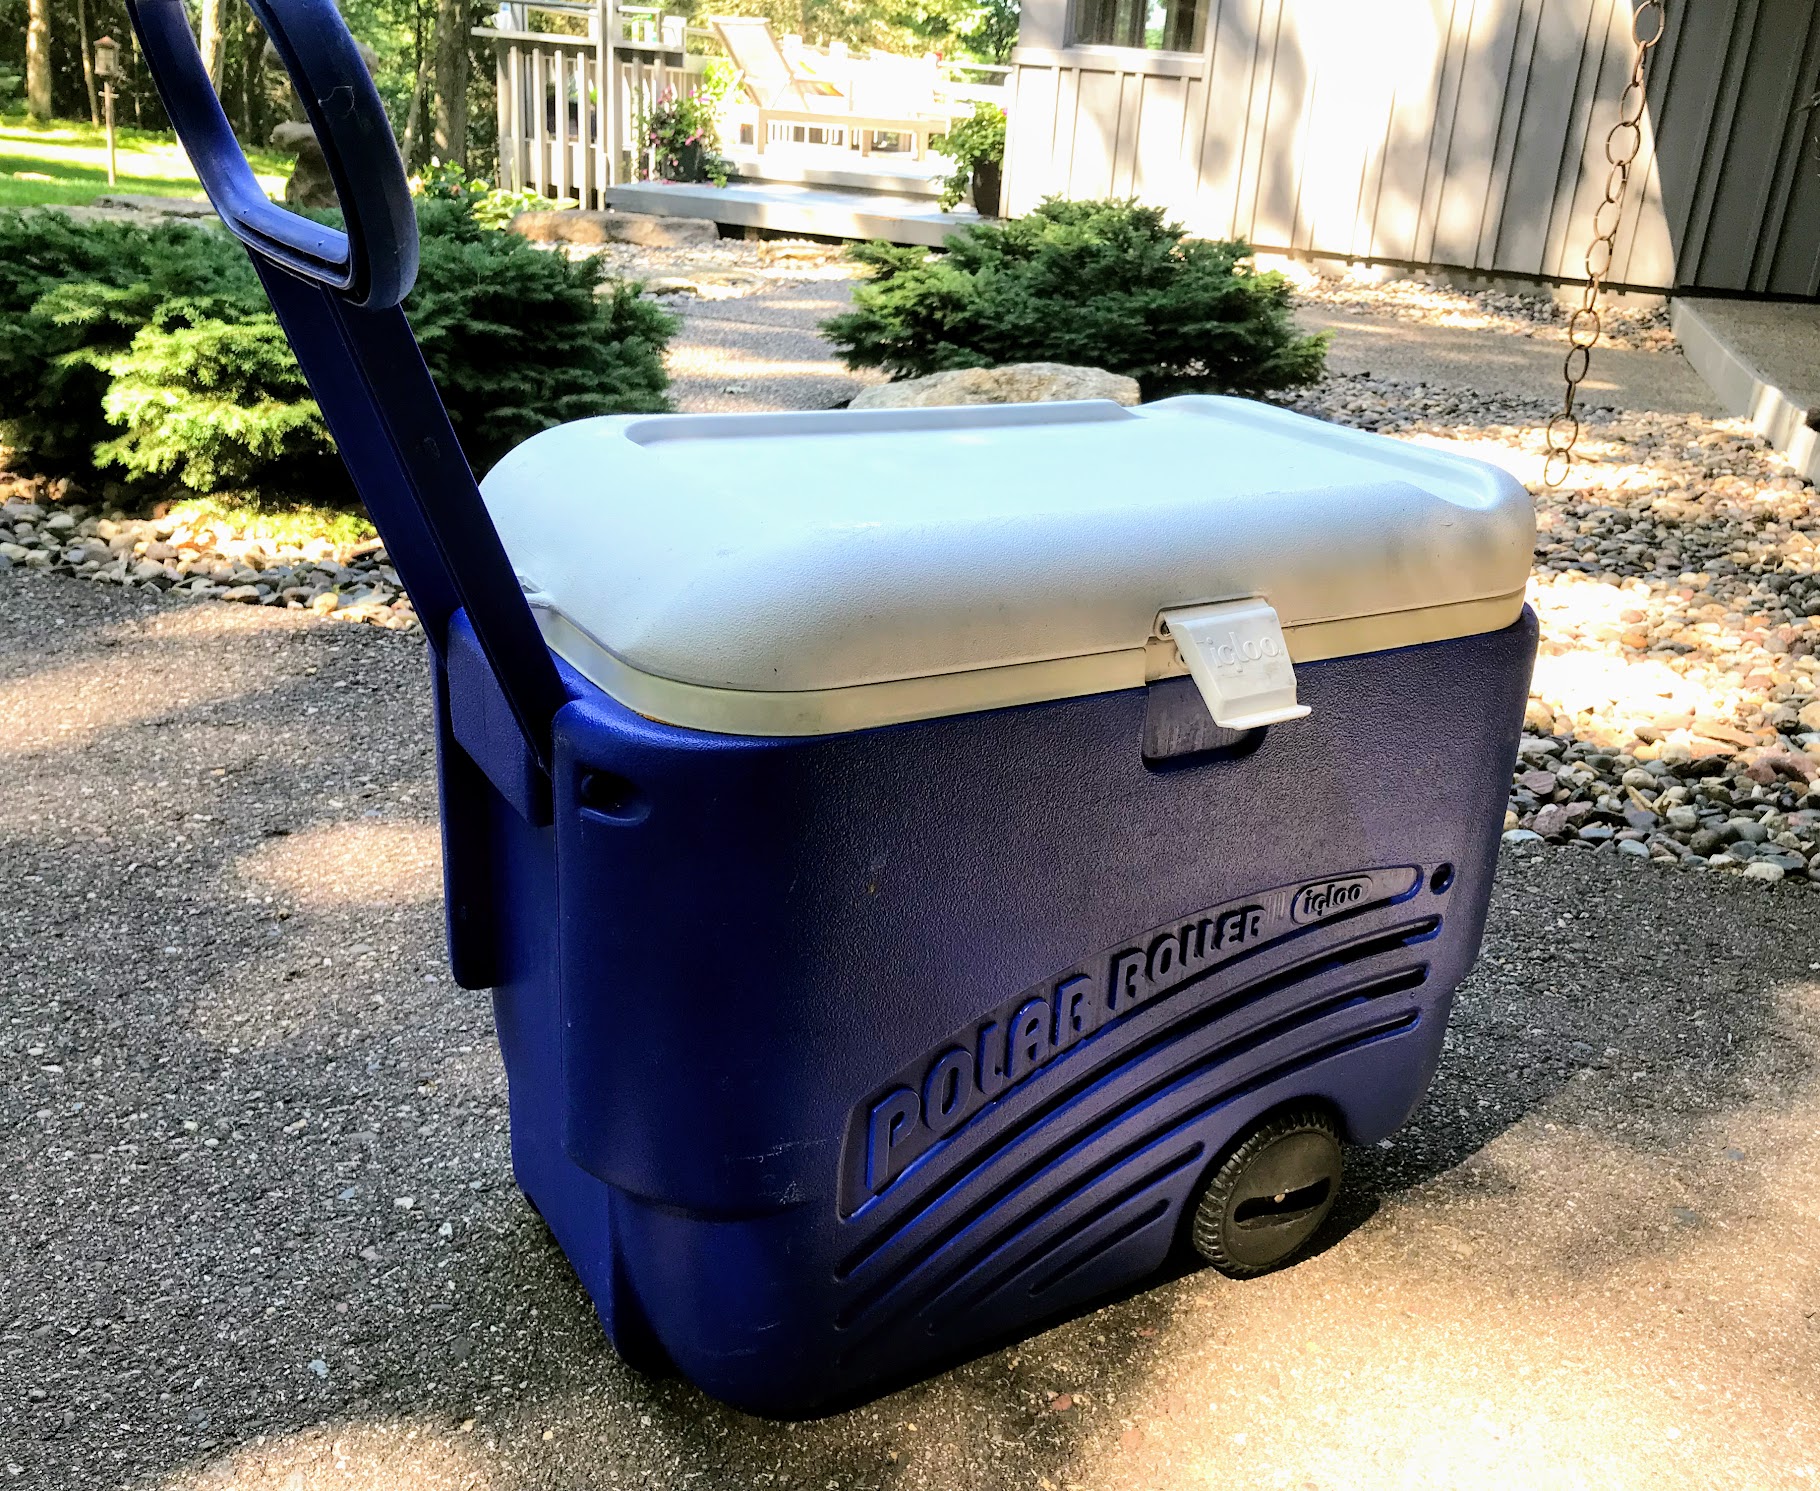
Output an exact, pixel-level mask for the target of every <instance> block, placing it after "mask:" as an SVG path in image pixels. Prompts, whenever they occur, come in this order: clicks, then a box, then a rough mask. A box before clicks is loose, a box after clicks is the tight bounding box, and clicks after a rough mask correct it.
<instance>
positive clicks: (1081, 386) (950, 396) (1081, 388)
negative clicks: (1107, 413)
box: [851, 362, 1139, 409]
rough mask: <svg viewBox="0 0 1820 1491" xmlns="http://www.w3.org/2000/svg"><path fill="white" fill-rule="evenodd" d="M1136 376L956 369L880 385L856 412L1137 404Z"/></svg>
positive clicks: (1030, 366) (1027, 367) (858, 400)
mask: <svg viewBox="0 0 1820 1491" xmlns="http://www.w3.org/2000/svg"><path fill="white" fill-rule="evenodd" d="M1138 398H1139V392H1138V384H1137V380H1136V379H1135V378H1125V377H1122V376H1120V375H1119V374H1117V373H1108V372H1105V371H1104V370H1102V369H1100V368H1077V367H1070V366H1069V365H1068V364H1067V363H1061V362H1014V363H1008V364H1006V365H1005V366H1004V367H1002V368H959V369H956V370H954V371H952V372H947V373H931V374H930V375H929V376H928V377H927V378H906V379H904V380H903V381H902V382H899V383H881V384H879V385H878V386H877V387H876V388H868V389H865V390H864V391H862V392H861V393H859V394H858V395H857V396H855V398H854V400H853V403H852V406H851V407H853V408H855V409H926V408H935V407H944V406H952V405H956V404H1047V403H1054V402H1056V401H1059V400H1067V399H1111V400H1112V402H1113V403H1115V404H1135V403H1137V402H1138Z"/></svg>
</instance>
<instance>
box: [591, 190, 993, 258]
mask: <svg viewBox="0 0 1820 1491" xmlns="http://www.w3.org/2000/svg"><path fill="white" fill-rule="evenodd" d="M602 196H603V197H604V198H605V199H606V201H607V203H608V205H609V206H612V207H616V208H618V209H619V210H620V211H622V212H651V213H656V214H658V215H659V216H662V217H701V218H708V219H711V220H712V221H714V222H717V223H721V224H724V225H725V226H727V227H733V228H764V229H769V230H771V231H773V232H778V233H802V234H808V235H812V236H814V237H819V238H883V239H885V240H887V241H888V242H891V243H920V244H924V245H927V246H928V247H931V248H938V247H940V245H941V242H942V240H943V239H944V238H945V237H947V235H948V234H950V233H952V232H954V231H955V229H957V228H960V227H963V226H965V225H966V224H968V223H977V222H979V221H980V216H979V214H978V213H976V212H975V211H973V209H972V208H970V207H956V208H955V209H954V210H953V211H952V212H943V211H942V210H941V208H939V207H937V206H936V205H935V199H934V198H933V197H929V196H924V195H920V194H919V195H910V194H908V193H889V192H867V191H846V190H841V189H839V188H835V187H826V186H811V185H807V184H802V183H797V182H787V181H736V182H733V183H731V184H729V185H727V186H724V187H717V186H706V185H702V186H696V185H688V184H685V183H682V182H674V181H639V182H632V183H629V184H627V185H624V186H610V187H608V188H607V189H606V190H605V191H604V192H603V193H602Z"/></svg>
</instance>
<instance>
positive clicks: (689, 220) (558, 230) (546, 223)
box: [512, 208, 720, 248]
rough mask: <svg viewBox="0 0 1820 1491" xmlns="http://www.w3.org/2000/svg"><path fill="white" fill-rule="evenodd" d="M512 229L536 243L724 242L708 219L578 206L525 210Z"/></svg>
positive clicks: (651, 244)
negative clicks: (607, 210)
mask: <svg viewBox="0 0 1820 1491" xmlns="http://www.w3.org/2000/svg"><path fill="white" fill-rule="evenodd" d="M512 231H513V232H514V233H517V234H518V235H520V236H521V237H523V238H528V239H530V240H531V241H532V242H533V243H581V244H593V243H636V244H641V245H644V246H646V247H650V248H688V247H691V246H693V245H698V244H710V243H718V242H719V241H720V229H719V228H718V227H717V226H715V224H713V223H711V222H709V221H708V219H706V218H700V217H654V216H652V215H651V214H649V213H643V212H586V211H581V210H578V209H575V208H567V209H557V210H555V211H547V212H546V211H537V212H521V213H519V214H518V216H517V217H515V218H513V219H512Z"/></svg>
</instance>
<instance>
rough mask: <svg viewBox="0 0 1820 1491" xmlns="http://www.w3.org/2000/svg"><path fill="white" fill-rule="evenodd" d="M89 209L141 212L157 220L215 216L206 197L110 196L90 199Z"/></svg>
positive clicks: (212, 204)
mask: <svg viewBox="0 0 1820 1491" xmlns="http://www.w3.org/2000/svg"><path fill="white" fill-rule="evenodd" d="M88 205H89V206H90V207H99V208H102V209H103V210H106V211H114V212H143V213H147V214H149V215H151V216H152V217H158V218H192V219H194V218H206V219H213V218H214V216H215V204H214V203H212V202H210V201H209V199H208V198H207V197H135V196H127V195H120V196H115V195H112V194H108V195H104V196H100V197H94V198H91V199H90V201H89V204H88Z"/></svg>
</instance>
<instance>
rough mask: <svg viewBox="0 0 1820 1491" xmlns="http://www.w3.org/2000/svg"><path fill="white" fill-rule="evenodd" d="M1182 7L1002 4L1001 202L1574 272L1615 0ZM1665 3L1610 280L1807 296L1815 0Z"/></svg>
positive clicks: (1318, 1) (1621, 4)
mask: <svg viewBox="0 0 1820 1491" xmlns="http://www.w3.org/2000/svg"><path fill="white" fill-rule="evenodd" d="M1123 3H1124V5H1125V6H1129V5H1131V4H1133V3H1142V0H1123ZM1183 4H1188V5H1193V4H1195V0H1169V3H1168V4H1167V6H1165V4H1164V3H1162V0H1158V3H1157V4H1156V5H1155V6H1154V9H1153V10H1152V12H1151V13H1150V16H1149V22H1150V24H1149V36H1150V39H1151V48H1154V49H1146V48H1145V47H1143V46H1141V45H1139V46H1133V45H1091V44H1080V42H1079V40H1078V39H1079V38H1080V37H1082V36H1083V35H1085V36H1086V37H1089V38H1091V37H1094V36H1096V35H1116V36H1117V37H1119V38H1121V39H1123V40H1126V41H1129V40H1130V38H1132V37H1133V36H1142V35H1143V34H1144V27H1143V26H1142V25H1141V24H1138V23H1135V22H1132V21H1131V19H1130V18H1129V17H1128V16H1125V15H1124V14H1123V10H1122V7H1121V5H1120V3H1119V0H1024V6H1023V19H1022V26H1021V31H1020V36H1019V41H1020V45H1019V47H1018V50H1017V51H1016V53H1015V54H1014V55H1013V62H1014V64H1015V67H1016V71H1015V75H1014V86H1015V88H1016V94H1015V98H1014V104H1013V108H1012V112H1011V135H1010V143H1009V149H1008V161H1007V172H1006V176H1007V181H1006V192H1007V197H1008V203H1009V209H1010V210H1011V211H1012V212H1023V211H1027V210H1028V209H1029V208H1031V207H1032V206H1034V205H1035V204H1036V203H1037V202H1038V201H1039V200H1040V199H1042V198H1043V197H1045V196H1049V195H1052V194H1061V195H1065V196H1070V197H1100V196H1136V197H1139V198H1141V199H1143V200H1144V201H1147V202H1151V203H1155V204H1158V205H1162V206H1165V207H1167V208H1169V209H1170V210H1171V212H1173V213H1174V214H1176V215H1177V216H1179V217H1181V218H1182V219H1183V220H1184V221H1185V222H1186V223H1187V224H1188V225H1189V227H1190V229H1191V230H1192V231H1194V232H1196V233H1199V234H1203V235H1206V236H1213V237H1222V238H1225V237H1243V238H1248V239H1250V240H1251V241H1252V242H1253V243H1254V244H1256V245H1257V246H1258V247H1259V248H1261V249H1265V250H1270V251H1283V252H1290V253H1298V254H1303V255H1310V256H1317V257H1332V258H1338V259H1355V260H1378V261H1386V262H1390V263H1400V264H1413V265H1430V266H1445V267H1449V268H1455V269H1464V270H1471V271H1477V272H1480V273H1484V274H1487V275H1497V276H1512V277H1523V278H1540V279H1553V280H1567V281H1574V280H1583V279H1584V278H1585V275H1586V269H1585V257H1586V251H1587V244H1588V239H1589V237H1590V235H1591V221H1592V215H1593V210H1594V208H1596V207H1597V206H1598V204H1599V201H1600V199H1601V197H1602V196H1603V194H1604V186H1605V179H1606V175H1607V172H1608V169H1609V167H1608V166H1607V164H1606V159H1605V144H1606V134H1607V131H1608V130H1609V129H1610V127H1611V125H1612V124H1613V123H1614V122H1615V121H1616V119H1617V117H1618V109H1619V98H1620V95H1621V94H1622V92H1623V89H1624V85H1625V83H1626V82H1627V81H1628V78H1629V74H1630V69H1631V64H1632V59H1633V56H1634V49H1633V46H1632V42H1631V36H1630V16H1631V5H1630V0H1199V5H1200V7H1201V9H1202V10H1203V11H1204V14H1202V15H1200V16H1198V17H1195V18H1194V20H1193V23H1192V24H1190V23H1189V22H1188V21H1187V20H1186V19H1185V18H1184V17H1183V16H1182V15H1181V14H1180V13H1179V12H1180V7H1181V6H1182V5H1183ZM1071 7H1072V8H1071ZM1667 7H1668V20H1667V26H1666V30H1665V33H1664V35H1663V38H1662V42H1661V44H1660V46H1659V47H1658V49H1657V51H1656V54H1655V58H1654V61H1653V64H1652V66H1653V74H1652V78H1651V83H1650V89H1649V109H1648V111H1647V114H1646V116H1645V119H1644V124H1643V140H1642V148H1641V152H1640V154H1639V157H1638V162H1637V171H1636V174H1635V175H1634V177H1633V179H1632V187H1631V192H1630V199H1629V202H1628V205H1627V207H1626V210H1625V213H1624V218H1623V222H1622V225H1621V228H1620V232H1619V235H1618V240H1617V246H1616V256H1615V260H1614V267H1613V270H1612V276H1611V278H1612V281H1613V282H1614V283H1615V284H1620V285H1623V286H1626V287H1629V288H1633V289H1639V290H1655V291H1662V290H1677V289H1678V290H1701V291H1709V292H1710V291H1731V292H1748V293H1753V294H1757V295H1766V296H1783V297H1813V296H1820V153H1817V151H1816V146H1815V144H1814V135H1815V130H1816V128H1820V118H1817V117H1816V114H1815V112H1814V111H1812V110H1808V109H1805V108H1804V107H1803V106H1804V105H1806V104H1807V102H1808V100H1809V99H1810V98H1811V97H1812V96H1813V95H1814V94H1816V93H1820V0H1667ZM1115 12H1116V13H1117V14H1116V15H1115ZM1197 33H1198V39H1199V46H1198V48H1197V49H1195V50H1193V51H1166V50H1162V49H1161V42H1162V41H1163V40H1164V39H1171V38H1180V37H1185V36H1194V35H1196V34H1197Z"/></svg>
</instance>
